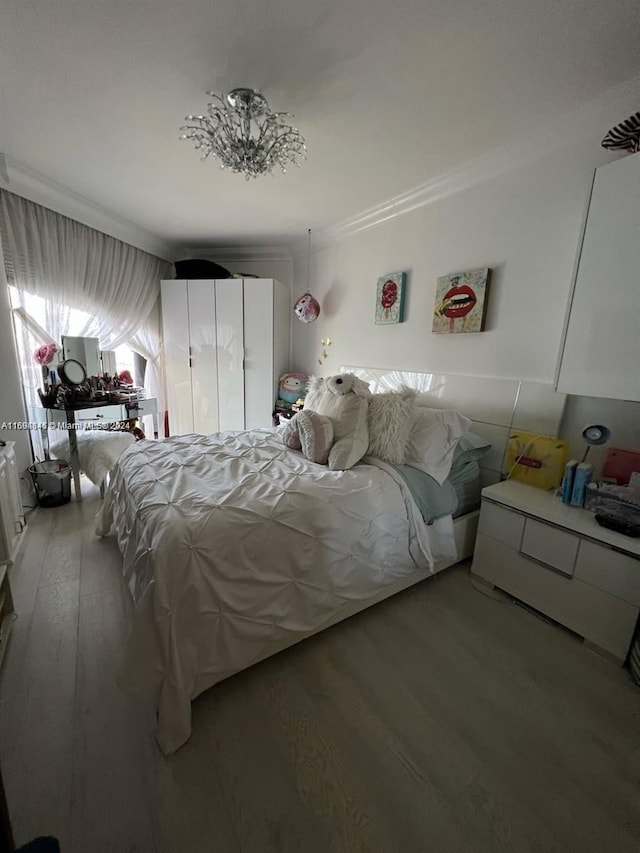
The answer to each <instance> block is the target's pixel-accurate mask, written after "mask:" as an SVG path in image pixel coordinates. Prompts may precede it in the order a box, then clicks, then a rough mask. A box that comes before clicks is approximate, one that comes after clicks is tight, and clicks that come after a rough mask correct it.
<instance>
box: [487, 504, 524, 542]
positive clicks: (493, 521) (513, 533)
mask: <svg viewBox="0 0 640 853" xmlns="http://www.w3.org/2000/svg"><path fill="white" fill-rule="evenodd" d="M523 530H524V516H522V515H520V514H519V513H517V512H512V511H511V510H510V509H505V508H504V507H502V506H498V504H495V503H491V502H490V501H486V500H483V501H482V509H481V511H480V521H479V523H478V531H479V532H481V533H484V534H485V535H486V536H491V538H492V539H497V540H498V542H503V543H504V544H505V545H509V547H511V548H516V549H517V548H519V547H520V540H521V539H522V531H523Z"/></svg>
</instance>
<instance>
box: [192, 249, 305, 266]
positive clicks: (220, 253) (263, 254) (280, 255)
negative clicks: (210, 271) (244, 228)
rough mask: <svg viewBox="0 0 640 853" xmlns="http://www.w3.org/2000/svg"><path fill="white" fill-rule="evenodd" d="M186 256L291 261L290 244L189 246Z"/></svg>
mask: <svg viewBox="0 0 640 853" xmlns="http://www.w3.org/2000/svg"><path fill="white" fill-rule="evenodd" d="M181 255H183V256H184V258H203V259H205V260H211V261H218V262H220V263H222V262H223V261H226V262H229V261H290V260H291V259H292V256H291V250H290V249H289V247H288V246H189V247H187V248H185V249H183V250H182V251H181Z"/></svg>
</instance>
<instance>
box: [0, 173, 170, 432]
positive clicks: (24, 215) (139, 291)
mask: <svg viewBox="0 0 640 853" xmlns="http://www.w3.org/2000/svg"><path fill="white" fill-rule="evenodd" d="M0 232H1V234H2V247H3V251H4V264H5V270H6V276H7V281H8V284H9V285H10V287H11V292H12V301H13V307H14V309H18V311H17V312H16V313H17V314H18V318H19V321H18V323H17V324H16V325H17V326H18V327H19V329H20V335H19V337H20V338H21V339H22V340H21V342H20V343H21V347H20V348H21V349H23V352H22V360H23V364H26V365H27V366H28V362H29V359H30V353H31V352H32V350H33V349H35V347H36V346H39V345H40V344H41V343H43V341H42V340H40V339H39V337H38V332H37V325H39V326H40V327H42V329H43V330H44V331H45V332H46V333H48V335H50V336H51V338H53V340H54V341H56V342H57V343H60V339H61V337H62V335H63V334H73V335H90V336H92V337H98V338H99V339H100V346H101V348H102V349H109V350H112V349H115V348H116V347H118V346H121V345H123V344H126V345H128V346H129V347H130V348H131V349H134V350H136V351H137V352H139V353H140V354H141V355H142V356H144V358H146V359H148V362H149V368H148V370H147V376H148V377H149V381H148V385H149V392H150V394H152V395H153V396H158V397H159V399H158V404H159V405H158V409H159V411H160V412H162V410H163V408H164V403H163V400H162V397H163V385H164V382H163V377H162V369H163V368H162V353H161V323H160V309H159V299H160V281H161V280H162V279H163V278H170V277H172V265H171V264H169V263H168V262H167V261H164V260H162V259H160V258H157V257H155V256H154V255H150V254H148V253H147V252H143V251H142V250H141V249H137V248H135V247H134V246H130V245H128V244H127V243H123V242H122V241H120V240H117V239H116V238H115V237H111V236H109V235H107V234H103V233H101V232H100V231H96V230H94V229H93V228H89V227H88V226H86V225H83V224H82V223H80V222H76V221H75V220H73V219H69V218H67V217H66V216H62V215H61V214H59V213H55V212H54V211H52V210H49V209H48V208H46V207H42V206H41V205H38V204H35V203H34V202H31V201H28V200H27V199H25V198H22V197H21V196H17V195H15V194H14V193H10V192H7V191H5V190H2V191H0ZM21 314H22V318H21V320H22V322H20V315H21ZM25 315H26V316H25ZM35 374H36V379H35V380H34V381H37V372H35ZM30 384H31V382H30V381H29V380H28V381H27V386H28V385H30ZM36 387H37V385H36ZM26 391H27V401H28V403H31V404H32V405H37V403H38V400H37V396H36V391H35V388H33V389H30V388H29V387H27V388H26ZM161 417H162V414H161Z"/></svg>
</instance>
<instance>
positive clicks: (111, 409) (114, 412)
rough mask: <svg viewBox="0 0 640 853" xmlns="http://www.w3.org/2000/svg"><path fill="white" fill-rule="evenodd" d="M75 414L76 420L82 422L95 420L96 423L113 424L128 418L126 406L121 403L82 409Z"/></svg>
mask: <svg viewBox="0 0 640 853" xmlns="http://www.w3.org/2000/svg"><path fill="white" fill-rule="evenodd" d="M74 415H75V419H76V421H78V422H82V423H87V422H91V421H95V422H96V423H104V424H112V423H117V422H118V421H123V420H126V411H125V408H124V406H121V405H120V404H119V403H118V404H117V405H114V406H96V407H95V408H94V409H80V410H79V411H76V412H75V413H74Z"/></svg>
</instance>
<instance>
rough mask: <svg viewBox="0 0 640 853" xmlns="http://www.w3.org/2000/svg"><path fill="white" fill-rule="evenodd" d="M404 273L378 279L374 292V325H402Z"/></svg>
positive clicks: (405, 277) (405, 279)
mask: <svg viewBox="0 0 640 853" xmlns="http://www.w3.org/2000/svg"><path fill="white" fill-rule="evenodd" d="M406 281H407V274H406V273H405V272H392V273H389V275H383V276H382V277H381V278H379V279H378V286H377V291H376V318H375V320H376V323H377V324H378V325H383V324H386V323H402V321H403V320H404V290H405V284H406Z"/></svg>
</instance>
